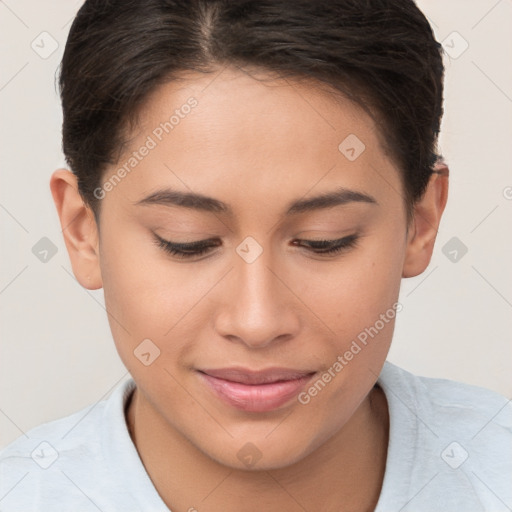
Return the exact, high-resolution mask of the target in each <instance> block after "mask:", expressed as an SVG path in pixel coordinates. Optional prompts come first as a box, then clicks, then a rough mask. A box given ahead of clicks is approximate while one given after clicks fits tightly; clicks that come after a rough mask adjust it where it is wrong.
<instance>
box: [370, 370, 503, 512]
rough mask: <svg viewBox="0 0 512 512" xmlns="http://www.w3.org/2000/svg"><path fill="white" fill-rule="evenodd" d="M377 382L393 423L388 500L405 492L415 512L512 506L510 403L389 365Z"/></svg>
mask: <svg viewBox="0 0 512 512" xmlns="http://www.w3.org/2000/svg"><path fill="white" fill-rule="evenodd" d="M378 383H379V385H380V386H381V387H382V389H383V390H384V393H385V394H386V399H387V401H388V408H389V417H390V442H389V446H388V467H387V468H386V471H387V473H388V481H387V484H388V489H386V498H388V497H389V496H392V497H393V499H398V497H397V495H396V488H397V485H398V486H400V485H401V487H400V495H401V496H402V497H403V496H409V495H410V496H411V500H412V501H411V507H412V506H413V505H414V506H415V507H416V509H415V510H431V509H432V507H433V506H434V505H435V507H440V508H437V509H443V510H446V511H448V510H467V511H468V512H469V511H485V510H502V509H503V510H506V507H505V508H503V505H504V504H507V505H506V506H511V505H512V488H511V486H510V481H512V405H511V402H510V400H508V399H507V398H505V397H504V396H502V395H500V394H499V393H496V392H493V391H490V390H488V389H484V388H481V387H478V386H473V385H469V384H463V383H460V382H455V381H452V380H448V379H438V378H430V377H420V376H416V375H413V374H411V373H409V372H407V371H406V370H403V369H401V368H399V367H397V366H395V365H393V364H391V363H389V362H386V363H385V365H384V368H383V369H382V372H381V375H380V377H379V380H378ZM399 480H400V481H401V482H402V484H397V481H399ZM392 488H393V489H394V491H395V492H391V491H390V489H392ZM415 489H416V491H415ZM418 489H423V490H422V491H421V493H419V494H418V496H417V497H415V498H414V499H412V496H414V495H415V492H417V491H418ZM386 503H387V502H386ZM429 507H430V508H429ZM435 507H434V508H435ZM407 510H409V509H408V508H407ZM411 510H412V508H411Z"/></svg>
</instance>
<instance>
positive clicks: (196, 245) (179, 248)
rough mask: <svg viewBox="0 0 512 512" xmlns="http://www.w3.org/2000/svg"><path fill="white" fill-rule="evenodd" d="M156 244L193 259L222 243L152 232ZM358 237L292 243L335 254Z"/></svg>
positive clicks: (168, 250)
mask: <svg viewBox="0 0 512 512" xmlns="http://www.w3.org/2000/svg"><path fill="white" fill-rule="evenodd" d="M153 235H154V241H155V242H156V244H157V245H158V246H159V247H160V248H161V249H163V250H164V251H166V252H167V253H169V254H170V255H171V256H173V257H175V258H177V259H182V260H188V259H189V260H191V261H194V257H196V258H198V257H199V256H202V255H204V254H210V252H211V251H210V249H214V248H216V247H218V246H220V245H222V241H221V240H219V239H218V238H208V239H204V240H195V241H193V242H172V241H170V240H165V239H163V238H162V237H160V236H158V235H157V234H156V233H153ZM359 238H360V235H359V234H356V233H353V234H351V235H347V236H344V237H342V238H338V239H335V240H325V239H320V240H304V239H295V240H293V241H292V244H294V245H296V246H299V247H302V248H303V249H306V250H307V251H308V252H310V253H311V254H313V255H317V256H335V255H337V254H339V253H341V252H343V251H347V250H349V249H351V248H353V247H355V246H356V245H357V242H358V240H359Z"/></svg>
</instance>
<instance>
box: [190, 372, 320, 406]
mask: <svg viewBox="0 0 512 512" xmlns="http://www.w3.org/2000/svg"><path fill="white" fill-rule="evenodd" d="M315 373H316V372H312V371H302V370H292V369H287V368H269V369H266V370H262V371H254V370H249V369H245V368H221V369H206V370H198V375H199V377H200V378H201V379H202V381H203V383H204V384H206V386H207V387H208V388H209V390H210V391H212V392H213V393H214V394H215V395H216V396H217V397H218V398H220V399H222V400H223V401H224V402H225V403H227V404H228V405H230V406H232V407H235V408H237V409H240V410H243V411H247V412H268V411H272V410H274V409H277V408H278V407H281V406H283V405H284V404H286V403H287V402H289V401H290V400H291V399H292V398H294V397H296V396H297V394H298V393H299V392H300V390H301V389H302V388H303V387H304V386H305V385H306V383H307V382H308V381H309V380H310V379H311V378H312V377H313V375H314V374H315Z"/></svg>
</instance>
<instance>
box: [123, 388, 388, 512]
mask: <svg viewBox="0 0 512 512" xmlns="http://www.w3.org/2000/svg"><path fill="white" fill-rule="evenodd" d="M126 419H127V424H128V428H129V431H130V435H131V437H132V440H133V442H134V444H135V446H136V448H137V450H138V452H139V456H140V458H141V460H142V462H143V464H144V466H145V468H146V471H147V472H148V474H149V476H150V478H151V480H152V482H153V484H154V486H155V488H156V489H157V490H158V493H159V494H160V496H161V498H162V499H163V501H164V502H165V503H166V505H167V506H168V507H169V508H170V509H171V510H177V511H179V510H187V511H188V510H194V509H197V510H199V511H200V510H201V509H202V508H205V506H207V509H208V510H209V511H212V512H216V511H223V512H231V511H235V510H241V509H242V510H247V511H248V510H251V511H252V510H254V511H259V510H267V511H274V510H275V511H278V510H279V511H280V510H283V509H285V510H291V511H295V510H297V511H302V512H303V511H304V510H316V511H322V512H330V511H338V510H340V507H341V506H343V509H344V510H351V511H354V512H367V511H373V510H374V508H375V506H376V504H377V501H378V498H379V495H380V490H381V487H382V481H383V478H384V471H385V467H386V456H387V444H388V437H389V417H388V408H387V403H386V398H385V395H384V392H383V391H382V390H381V389H380V388H379V387H378V386H375V387H374V388H373V390H372V391H371V392H370V393H369V395H368V396H367V397H366V398H365V400H364V401H363V402H362V403H361V405H360V406H359V408H358V409H357V411H356V413H354V415H353V416H352V418H351V419H350V420H349V422H348V423H347V424H346V425H345V426H344V427H343V428H342V429H341V430H340V431H339V432H337V433H336V434H335V435H334V436H333V437H331V438H330V439H329V440H328V441H327V442H326V443H324V444H323V445H322V446H320V447H319V448H318V449H317V450H315V451H314V452H313V453H311V454H310V455H308V456H307V457H305V458H304V459H302V460H300V461H298V462H297V463H295V464H293V465H291V466H287V467H285V468H279V469H275V470H263V471H245V470H238V469H233V468H229V467H226V466H224V465H221V464H218V463H217V462H216V461H214V460H213V459H211V458H210V457H208V456H207V455H205V454H204V453H203V452H201V451H199V450H198V449H197V448H196V447H195V446H194V445H192V444H191V443H190V442H189V441H188V440H187V439H186V438H184V437H183V436H181V435H180V434H179V433H178V432H175V431H174V429H172V428H171V427H170V426H169V425H168V424H167V423H165V422H164V421H163V420H162V419H161V418H160V417H159V416H158V415H157V413H156V412H155V411H154V409H152V408H151V406H150V405H149V404H147V402H146V401H144V400H143V399H142V397H141V394H140V392H139V390H135V392H134V394H133V395H132V398H131V400H130V402H129V403H128V404H127V407H126ZM163 447H165V448H163ZM248 504H249V505H248Z"/></svg>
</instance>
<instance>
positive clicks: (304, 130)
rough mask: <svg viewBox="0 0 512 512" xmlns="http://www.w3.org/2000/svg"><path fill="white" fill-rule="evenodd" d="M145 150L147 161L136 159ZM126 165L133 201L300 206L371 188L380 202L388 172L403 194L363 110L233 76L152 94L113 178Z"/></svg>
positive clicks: (315, 86)
mask: <svg viewBox="0 0 512 512" xmlns="http://www.w3.org/2000/svg"><path fill="white" fill-rule="evenodd" d="M144 146H146V147H149V148H150V149H149V150H144V151H143V152H144V153H145V154H144V156H143V157H142V158H140V155H135V156H134V153H140V152H141V151H139V150H141V149H144ZM130 161H131V163H132V164H134V165H133V166H130V165H128V167H129V168H130V169H129V179H126V180H124V181H125V182H126V183H123V189H124V190H125V192H126V193H127V194H128V195H129V196H130V198H131V199H133V200H137V199H140V196H141V195H142V194H143V193H151V192H153V191H154V190H155V189H156V188H157V187H162V186H164V185H168V186H170V187H173V188H178V189H182V190H183V189H187V188H188V189H191V190H194V191H196V192H199V193H203V194H206V195H210V196H211V195H214V196H215V195H217V196H219V197H220V196H222V195H227V196H229V195H233V194H235V193H240V192H241V191H245V193H246V194H252V193H257V192H258V191H259V192H262V193H266V194H267V196H266V197H267V200H268V201H271V199H272V197H274V196H276V197H281V198H282V199H283V201H285V200H286V199H287V197H288V196H287V195H286V193H285V192H287V191H290V194H294V197H295V196H297V197H300V196H301V195H304V194H305V193H306V192H307V189H308V188H311V187H314V186H315V183H318V184H319V186H322V187H323V188H324V189H325V188H326V187H328V186H329V185H343V186H347V187H349V188H355V189H361V188H365V187H368V186H370V188H372V187H373V189H374V190H373V191H372V190H368V188H366V192H368V193H370V194H373V195H375V191H376V190H375V187H379V186H380V187H381V188H382V185H383V183H384V182H385V181H386V180H384V181H383V180H382V178H380V179H379V178H378V176H381V177H382V176H383V175H384V176H385V175H389V174H390V173H391V174H393V175H394V176H391V177H390V176H388V178H389V179H391V180H392V181H393V180H394V181H395V185H394V186H395V187H396V186H400V185H399V184H397V183H396V178H397V176H396V174H397V173H396V171H395V169H394V164H393V163H392V162H391V161H390V159H389V158H388V155H387V154H386V152H385V151H384V148H383V146H382V144H381V142H380V134H379V132H378V131H377V128H376V126H375V123H374V121H373V120H372V119H371V118H370V117H369V116H368V114H367V113H366V112H365V111H364V110H362V109H361V108H360V107H359V106H358V105H356V104H354V103H353V102H351V101H349V100H348V99H346V98H344V97H343V96H341V95H340V94H335V93H334V92H333V91H330V90H329V89H328V87H327V86H322V85H321V84H319V83H315V82H305V81H301V82H299V81H294V80H291V79H282V78H280V79H279V78H278V79H276V78H272V77H270V76H269V75H265V74H264V73H263V72H259V73H258V72H254V71H252V72H251V73H250V74H249V73H247V72H245V71H242V70H240V69H235V68H231V67H226V68H222V69H220V70H218V71H217V72H215V73H209V74H199V73H189V74H188V75H183V76H182V77H181V78H180V79H179V80H173V81H170V82H168V83H165V84H163V85H161V86H160V87H158V88H157V89H156V90H155V91H153V93H152V94H151V95H150V96H149V97H148V98H147V100H146V102H145V103H144V105H143V107H142V108H141V110H140V113H139V119H138V125H137V129H136V130H135V132H134V133H133V136H132V138H131V139H130V141H129V144H128V145H127V146H126V150H125V151H124V153H123V155H122V156H121V158H120V160H119V162H118V163H117V166H115V167H112V168H111V169H110V170H109V172H110V174H111V173H112V172H113V171H115V169H116V168H119V167H121V166H123V165H125V166H126V164H127V163H128V162H130ZM105 178H108V174H107V175H106V176H105ZM372 183H373V185H372ZM235 195H236V194H235ZM226 202H229V201H226Z"/></svg>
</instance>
